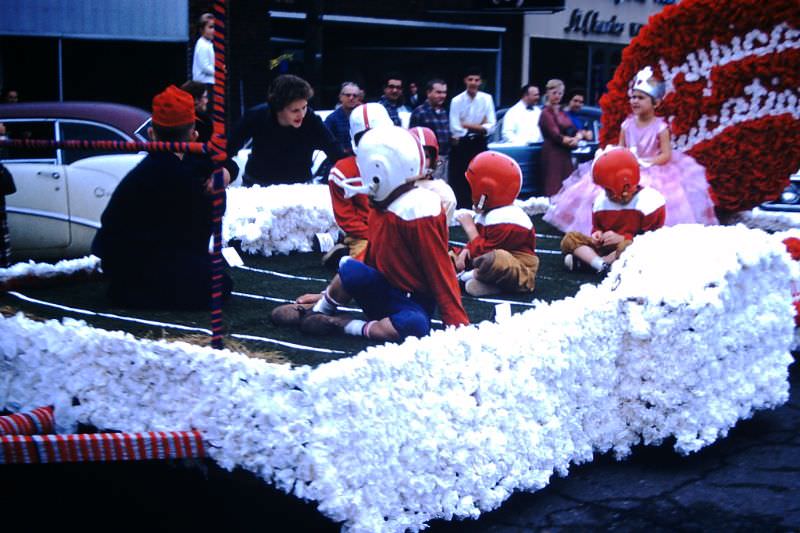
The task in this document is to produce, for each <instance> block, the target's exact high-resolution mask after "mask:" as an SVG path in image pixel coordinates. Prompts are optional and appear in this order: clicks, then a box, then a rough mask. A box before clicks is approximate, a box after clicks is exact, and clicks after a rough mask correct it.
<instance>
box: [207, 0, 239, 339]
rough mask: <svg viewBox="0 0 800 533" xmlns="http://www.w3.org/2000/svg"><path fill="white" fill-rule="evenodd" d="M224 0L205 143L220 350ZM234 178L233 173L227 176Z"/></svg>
mask: <svg viewBox="0 0 800 533" xmlns="http://www.w3.org/2000/svg"><path fill="white" fill-rule="evenodd" d="M225 6H226V0H215V2H214V95H213V101H214V105H213V108H214V112H213V115H212V124H213V129H212V132H213V133H212V135H211V140H210V141H209V143H208V152H209V153H210V154H211V159H212V160H213V161H214V167H215V169H214V194H213V200H212V205H213V211H212V224H213V239H214V245H213V251H212V259H211V264H212V268H211V346H212V348H217V349H221V348H223V346H224V343H223V340H222V335H223V331H224V324H223V322H222V276H223V269H224V265H223V259H222V215H223V214H224V213H225V182H224V179H223V175H222V163H223V162H224V161H225V158H226V157H227V153H226V152H227V145H228V141H227V138H226V136H225V100H226V98H225V94H226V93H225V76H226V70H227V69H226V68H225V65H226V56H225V35H226V22H227V20H226V17H225V15H226V11H225ZM231 178H235V176H231Z"/></svg>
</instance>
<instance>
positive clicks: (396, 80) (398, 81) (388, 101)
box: [378, 73, 403, 126]
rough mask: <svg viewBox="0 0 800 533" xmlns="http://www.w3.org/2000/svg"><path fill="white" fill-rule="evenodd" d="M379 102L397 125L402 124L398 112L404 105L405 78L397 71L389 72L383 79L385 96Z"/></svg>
mask: <svg viewBox="0 0 800 533" xmlns="http://www.w3.org/2000/svg"><path fill="white" fill-rule="evenodd" d="M378 103H379V104H381V105H382V106H383V107H385V108H386V111H388V112H389V118H391V119H392V122H393V123H394V125H395V126H402V124H401V123H400V115H399V114H398V113H397V112H398V111H399V110H400V108H401V107H402V105H403V78H402V76H400V75H399V74H397V73H392V74H387V75H386V77H385V78H384V81H383V96H381V98H380V100H378Z"/></svg>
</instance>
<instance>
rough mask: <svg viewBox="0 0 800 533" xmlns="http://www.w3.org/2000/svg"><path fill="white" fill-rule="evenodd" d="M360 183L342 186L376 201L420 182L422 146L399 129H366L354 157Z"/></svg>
mask: <svg viewBox="0 0 800 533" xmlns="http://www.w3.org/2000/svg"><path fill="white" fill-rule="evenodd" d="M356 164H357V165H358V170H359V174H360V175H361V177H360V178H354V179H353V180H356V179H357V181H358V182H359V183H360V185H358V186H356V185H355V184H354V183H348V182H349V181H353V180H342V183H341V186H342V188H343V189H345V191H346V192H347V191H354V192H353V194H357V193H361V194H366V195H368V196H369V197H370V198H372V199H373V200H375V201H376V202H382V201H384V200H386V199H387V198H388V197H389V195H390V194H392V193H393V192H394V191H395V190H396V189H397V188H398V187H400V186H402V185H404V184H406V183H409V182H411V181H415V180H417V179H419V177H420V175H421V174H422V173H423V171H424V168H425V154H424V152H423V150H422V146H421V145H420V144H419V143H418V142H417V141H416V140H415V139H414V137H412V136H411V134H409V133H408V131H407V130H405V129H403V128H400V127H398V126H390V127H381V128H375V129H371V130H369V131H368V132H367V133H365V134H364V136H363V137H362V138H361V143H360V144H359V149H358V154H357V155H356Z"/></svg>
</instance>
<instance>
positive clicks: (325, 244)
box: [311, 233, 336, 253]
mask: <svg viewBox="0 0 800 533" xmlns="http://www.w3.org/2000/svg"><path fill="white" fill-rule="evenodd" d="M335 245H336V242H334V240H333V237H331V234H330V233H315V234H314V239H313V241H312V243H311V247H312V248H313V250H314V251H315V252H322V253H326V252H329V251H330V249H331V248H333V247H334V246H335Z"/></svg>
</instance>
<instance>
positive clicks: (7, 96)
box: [3, 89, 19, 104]
mask: <svg viewBox="0 0 800 533" xmlns="http://www.w3.org/2000/svg"><path fill="white" fill-rule="evenodd" d="M18 102H19V91H17V90H16V89H6V90H5V91H3V103H4V104H16V103H18Z"/></svg>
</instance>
